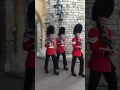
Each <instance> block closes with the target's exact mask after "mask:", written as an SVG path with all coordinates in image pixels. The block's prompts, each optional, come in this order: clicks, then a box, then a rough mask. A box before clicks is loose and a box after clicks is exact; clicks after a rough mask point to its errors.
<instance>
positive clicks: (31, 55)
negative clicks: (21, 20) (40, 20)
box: [23, 38, 35, 69]
mask: <svg viewBox="0 0 120 90" xmlns="http://www.w3.org/2000/svg"><path fill="white" fill-rule="evenodd" d="M24 39H25V40H24V42H23V49H24V50H25V51H28V54H27V59H26V62H25V65H26V67H28V68H33V69H34V68H35V51H34V50H31V47H30V45H31V44H33V43H34V42H33V41H31V40H29V39H28V38H24Z"/></svg>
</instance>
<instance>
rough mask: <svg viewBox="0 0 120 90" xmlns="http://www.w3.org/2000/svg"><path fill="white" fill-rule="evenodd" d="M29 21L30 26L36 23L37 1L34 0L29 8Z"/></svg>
mask: <svg viewBox="0 0 120 90" xmlns="http://www.w3.org/2000/svg"><path fill="white" fill-rule="evenodd" d="M27 20H28V24H29V25H31V23H32V22H34V21H35V0H33V1H32V2H31V3H30V5H29V7H28V12H27ZM32 24H33V23H32Z"/></svg>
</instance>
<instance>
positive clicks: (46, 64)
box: [44, 54, 57, 71]
mask: <svg viewBox="0 0 120 90" xmlns="http://www.w3.org/2000/svg"><path fill="white" fill-rule="evenodd" d="M51 57H52V60H53V67H54V71H56V63H57V62H56V56H55V55H54V54H53V55H51ZM49 58H50V55H46V59H45V66H44V69H45V70H48V62H49Z"/></svg>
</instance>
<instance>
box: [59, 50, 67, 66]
mask: <svg viewBox="0 0 120 90" xmlns="http://www.w3.org/2000/svg"><path fill="white" fill-rule="evenodd" d="M60 54H62V56H63V65H64V67H66V66H67V60H66V54H65V52H63V53H57V67H59V64H58V63H59V57H60Z"/></svg>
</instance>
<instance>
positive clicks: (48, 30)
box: [47, 25, 54, 34]
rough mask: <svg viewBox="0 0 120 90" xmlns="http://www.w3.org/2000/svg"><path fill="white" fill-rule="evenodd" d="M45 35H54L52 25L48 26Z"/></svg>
mask: <svg viewBox="0 0 120 90" xmlns="http://www.w3.org/2000/svg"><path fill="white" fill-rule="evenodd" d="M47 34H54V26H52V25H50V26H48V28H47Z"/></svg>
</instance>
